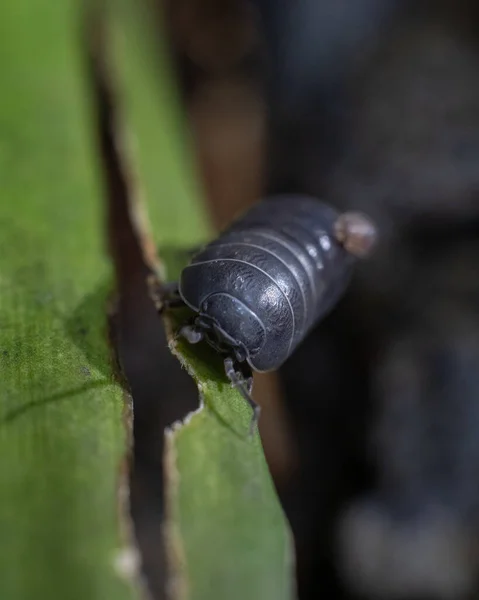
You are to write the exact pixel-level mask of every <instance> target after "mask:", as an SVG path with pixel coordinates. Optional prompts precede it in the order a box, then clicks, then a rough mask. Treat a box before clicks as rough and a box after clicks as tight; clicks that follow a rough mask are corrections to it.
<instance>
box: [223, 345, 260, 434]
mask: <svg viewBox="0 0 479 600" xmlns="http://www.w3.org/2000/svg"><path fill="white" fill-rule="evenodd" d="M224 364H225V373H226V377H228V379H229V380H230V381H231V383H232V384H233V385H234V387H236V388H238V390H239V391H240V393H241V395H242V396H243V398H244V399H245V400H246V402H247V403H248V404H249V405H250V406H251V409H252V411H253V416H252V417H251V423H250V426H249V432H248V434H249V436H250V437H252V436H253V434H254V429H255V425H256V424H257V423H258V420H259V415H260V413H261V407H260V406H259V404H256V402H255V401H254V400H253V398H252V397H251V389H252V387H253V385H252V384H253V380H252V378H250V379H249V380H248V381H246V380H245V378H244V377H243V375H241V374H240V373H238V372H237V371H236V369H235V367H234V361H233V359H232V358H230V357H228V358H225V361H224Z"/></svg>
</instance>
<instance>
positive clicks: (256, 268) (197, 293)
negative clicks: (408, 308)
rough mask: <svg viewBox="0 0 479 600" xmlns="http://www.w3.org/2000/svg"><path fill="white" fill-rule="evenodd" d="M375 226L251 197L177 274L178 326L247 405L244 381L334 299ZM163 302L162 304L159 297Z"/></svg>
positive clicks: (289, 200)
mask: <svg viewBox="0 0 479 600" xmlns="http://www.w3.org/2000/svg"><path fill="white" fill-rule="evenodd" d="M375 238H376V232H375V228H374V226H373V224H372V223H371V222H370V221H369V220H368V219H367V218H366V217H365V216H363V215H361V214H358V213H352V212H351V213H344V214H343V215H339V214H338V213H337V212H336V211H335V210H334V209H333V208H331V207H330V206H328V205H327V204H325V203H323V202H320V201H319V200H316V199H314V198H311V197H308V196H278V197H271V198H268V199H265V200H263V201H262V202H259V203H258V204H257V205H255V206H254V207H253V208H252V209H250V210H249V211H248V212H247V213H246V214H245V215H244V216H243V217H241V218H240V219H238V220H237V221H235V222H234V223H233V224H232V225H231V226H230V227H229V228H228V229H227V230H226V231H225V232H224V233H223V234H221V235H220V236H219V237H218V238H217V239H215V240H214V241H213V242H211V243H209V244H208V245H207V246H206V247H205V248H203V249H202V250H201V251H200V252H198V253H197V254H196V255H195V256H194V258H193V260H192V261H191V263H190V264H189V265H188V266H187V267H185V269H184V270H183V271H182V273H181V278H180V282H179V286H178V291H177V294H178V300H179V302H180V303H184V304H186V305H188V306H189V307H190V308H191V309H192V310H194V311H195V313H196V316H195V318H194V320H193V321H192V322H191V323H189V324H187V325H185V326H184V327H183V328H182V329H181V332H180V333H181V334H182V335H183V336H184V337H185V338H186V339H187V340H189V341H190V342H191V343H196V342H199V341H200V340H201V339H203V338H205V339H206V341H207V342H208V343H209V344H210V345H211V346H212V347H213V348H215V349H216V350H217V351H218V352H220V353H221V354H223V355H225V356H226V359H225V368H226V374H227V376H228V378H229V379H230V380H231V381H232V383H233V384H234V385H237V386H238V387H239V389H240V391H241V392H242V394H243V396H244V397H245V398H246V400H247V401H248V402H249V403H250V404H251V406H252V408H253V410H254V416H253V422H252V425H254V423H255V421H256V420H257V417H258V412H259V407H258V406H257V405H256V404H255V403H254V402H253V400H252V399H251V397H250V389H249V388H250V386H251V384H252V379H251V377H250V378H246V379H245V377H244V373H245V366H246V368H247V369H248V371H249V375H251V369H252V370H254V371H258V372H265V371H271V370H273V369H277V368H278V367H280V366H281V365H282V364H283V363H284V361H285V360H286V359H287V358H288V357H289V356H290V355H291V353H292V352H293V351H294V350H295V348H296V347H297V346H298V344H300V343H301V341H302V340H303V339H304V337H305V336H306V334H307V333H308V332H309V331H310V330H311V328H312V327H313V326H314V325H315V324H316V323H317V322H318V321H319V320H320V319H321V318H322V317H324V316H325V315H326V314H327V313H328V311H330V310H331V309H332V308H333V306H334V305H335V304H336V303H337V301H338V300H339V298H340V297H341V295H342V294H343V292H344V291H345V289H346V287H347V284H348V282H349V280H350V276H351V273H352V268H353V265H354V262H355V259H356V258H357V257H358V256H365V255H367V254H368V253H369V251H370V249H371V247H372V245H373V244H374V242H375ZM167 303H168V302H167Z"/></svg>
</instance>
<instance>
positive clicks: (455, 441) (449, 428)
mask: <svg viewBox="0 0 479 600" xmlns="http://www.w3.org/2000/svg"><path fill="white" fill-rule="evenodd" d="M156 9H157V10H158V14H159V15H160V13H161V15H162V18H161V19H160V16H159V23H160V21H162V20H163V25H164V19H165V17H166V30H167V35H168V38H169V42H170V49H171V57H172V60H173V63H174V67H175V73H176V74H177V81H178V86H179V88H180V91H181V97H182V101H183V105H184V114H185V118H186V119H187V122H188V124H189V126H190V128H191V130H192V132H193V134H194V138H193V139H194V145H195V152H196V156H197V160H198V164H199V167H200V176H201V178H202V184H203V186H204V190H205V192H206V193H205V197H206V199H207V202H208V208H209V211H210V214H211V219H212V221H213V223H214V225H215V226H216V228H218V229H220V228H222V227H223V226H225V225H226V224H227V223H228V222H229V221H230V220H231V219H232V218H233V217H234V215H235V214H236V213H237V212H238V211H239V210H241V209H244V208H245V207H246V206H248V205H250V204H252V203H253V202H256V201H258V200H259V199H260V197H261V196H264V195H267V194H271V193H278V192H292V193H295V192H297V193H299V192H301V193H308V194H312V195H315V196H318V197H321V198H323V199H324V200H326V201H327V202H330V203H331V204H334V205H335V206H337V207H338V208H341V209H342V208H353V209H360V210H363V211H365V212H367V213H368V214H369V215H370V216H371V217H373V218H374V219H375V220H376V222H377V224H378V227H379V230H380V235H381V239H380V245H379V248H378V251H377V252H376V253H375V256H374V257H373V259H372V260H371V261H368V262H367V263H365V264H364V265H363V266H362V267H361V268H360V269H359V270H358V272H357V275H356V277H355V280H354V282H353V285H352V286H351V288H350V290H349V291H348V293H347V294H346V297H345V298H344V299H343V301H341V303H340V304H339V305H338V307H337V308H336V309H335V310H334V311H333V313H332V314H331V315H330V316H329V317H328V318H327V319H326V320H325V321H324V322H323V323H321V324H320V326H319V327H318V328H317V329H316V331H314V332H313V333H312V334H311V335H310V336H309V337H308V339H307V340H306V341H305V343H304V344H303V345H302V346H301V347H300V348H299V349H298V351H297V352H296V353H295V355H293V356H292V357H291V359H290V360H289V361H288V362H287V364H286V365H285V366H284V368H283V369H281V371H280V373H279V374H277V375H274V376H262V377H258V378H257V379H256V384H255V394H256V395H257V398H258V400H259V402H260V403H261V404H263V406H264V407H265V410H264V413H263V414H264V416H263V418H262V422H261V435H262V439H263V443H264V447H265V452H266V456H267V459H268V462H269V465H270V468H271V472H272V474H273V477H274V480H275V484H276V487H277V490H278V493H279V497H280V499H281V502H282V505H283V507H284V510H285V512H286V515H287V516H288V519H289V521H290V523H291V526H292V530H293V533H294V538H295V545H296V552H297V580H298V592H299V598H300V600H308V599H310V598H317V597H319V596H320V595H321V597H327V598H328V599H330V600H335V599H343V598H344V599H351V600H352V599H356V598H358V599H359V598H364V599H367V600H369V599H371V600H372V599H376V598H378V599H383V598H384V599H389V598H391V599H398V600H401V599H403V598H404V599H405V600H406V599H407V600H436V599H437V600H442V599H452V600H455V599H462V598H472V597H474V594H477V593H478V592H479V589H478V588H479V586H478V585H477V580H478V574H479V555H478V551H477V550H478V548H477V541H476V540H477V528H478V527H479V523H478V517H479V511H478V509H479V506H478V504H479V368H478V367H479V302H478V300H479V277H478V270H477V264H478V259H479V239H478V228H477V222H478V218H479V210H478V208H479V203H478V201H477V194H478V191H479V165H478V159H479V35H478V33H479V31H478V28H479V5H478V4H477V2H474V1H468V0H455V1H454V2H453V1H452V0H435V1H434V2H433V1H426V0H415V1H408V0H349V1H347V0H162V1H161V2H159V3H158V4H157V5H156ZM132 243H133V242H132ZM131 256H132V254H130V257H131ZM139 260H140V259H139V258H138V261H139ZM138 264H139V263H138ZM135 269H136V270H135ZM131 273H136V275H131V277H133V276H138V274H139V273H140V275H141V269H140V267H138V266H137V267H132V271H131ZM138 281H139V280H138ZM127 288H128V286H127ZM127 288H125V289H124V290H123V294H122V298H123V303H124V304H123V309H122V310H121V311H120V315H121V318H120V320H121V319H123V321H122V324H121V325H120V331H121V335H120V338H121V339H122V340H123V345H120V348H123V351H122V352H123V361H124V363H125V365H126V370H127V375H128V378H129V381H130V385H131V386H132V389H133V395H134V398H135V444H136V450H135V471H134V477H133V480H132V494H133V514H134V517H135V522H136V528H137V535H138V538H139V540H140V545H141V546H142V549H143V554H144V556H145V557H146V562H145V569H146V572H147V575H148V579H149V583H150V586H151V588H152V590H154V591H155V597H156V598H160V597H162V596H161V594H162V585H163V580H162V570H161V568H159V566H158V557H157V556H156V558H154V557H155V553H154V552H153V551H151V550H152V548H153V546H154V543H155V542H154V540H157V539H158V538H157V534H158V531H160V529H159V528H160V525H159V521H158V512H157V511H158V506H161V494H162V490H161V485H158V488H157V489H153V490H152V489H151V485H150V483H151V481H152V479H155V478H156V481H158V477H157V475H158V473H159V472H160V471H161V452H162V448H161V439H160V436H159V435H158V431H159V430H160V427H161V426H163V425H164V424H165V423H168V422H171V421H172V420H173V419H174V418H176V416H179V415H181V411H182V410H186V409H188V408H190V407H191V406H193V405H194V403H195V398H194V390H193V389H192V388H191V386H190V387H189V388H188V386H189V383H188V382H185V383H183V380H181V381H182V383H180V379H181V373H179V371H180V369H179V367H178V369H176V368H175V365H174V361H173V359H171V357H167V356H161V353H162V352H163V350H162V348H163V347H164V346H163V343H162V337H161V336H162V335H163V334H162V332H161V331H158V332H157V333H156V334H155V336H154V337H153V336H152V335H151V329H150V325H151V323H152V322H153V320H154V315H153V314H150V313H149V312H148V309H147V308H146V305H147V302H146V303H145V300H144V298H146V291H145V290H143V294H144V296H143V300H142V299H141V298H136V299H135V298H130V299H129V300H128V294H129V293H130V294H131V293H132V292H131V291H130V292H128V289H127ZM140 288H141V285H140V284H138V285H136V286H134V289H136V290H138V289H140ZM129 289H130V290H132V289H133V286H130V287H129ZM140 295H141V292H140ZM142 303H143V304H142ZM139 304H140V305H142V306H143V308H144V310H143V309H142V311H141V319H142V323H141V324H140V325H139V324H138V311H137V310H136V308H137V306H138V305H139ZM135 315H136V316H135ZM142 332H143V334H142ZM138 335H140V336H142V335H143V337H142V340H143V342H142V343H144V339H146V338H148V339H149V340H150V342H149V343H151V348H150V351H148V352H147V353H145V357H146V355H148V357H149V358H148V360H146V358H145V360H140V359H139V357H138V356H136V358H134V357H132V356H129V355H128V352H127V350H125V349H127V348H128V347H131V344H132V341H131V340H132V336H133V337H134V336H138ZM145 336H146V337H145ZM125 340H126V341H125ZM155 340H156V341H155ZM134 343H135V344H136V343H137V342H134ZM163 353H164V352H163ZM160 359H161V361H162V364H166V361H169V362H168V368H165V369H164V370H163V369H162V370H161V373H158V369H157V365H158V364H159V363H158V360H160ZM170 362H171V368H170ZM152 373H155V377H157V378H160V380H161V383H162V389H164V401H163V402H162V403H161V404H158V402H157V399H156V396H155V397H150V396H151V393H150V396H149V395H148V391H147V390H146V388H145V386H143V387H142V388H141V389H138V390H137V391H136V392H135V381H144V380H145V377H150V376H151V374H152ZM166 373H168V381H165V377H167V375H166ZM183 385H184V386H186V387H185V388H181V389H182V390H183V393H182V397H183V398H191V404H189V405H185V406H181V407H178V406H177V405H176V406H175V404H174V403H173V402H172V399H173V398H175V397H178V389H179V388H178V386H183ZM147 387H148V386H147ZM187 388H188V389H187ZM149 389H150V390H153V389H156V385H153V384H152V385H151V386H149ZM173 406H175V410H172V407H173ZM145 498H150V499H151V498H153V500H152V501H151V502H150V506H151V507H152V508H151V511H150V512H149V511H148V510H146V509H145V506H147V505H148V502H147V501H145ZM155 523H156V525H155ZM155 527H156V529H155ZM148 548H150V551H149V550H148ZM145 549H146V550H145Z"/></svg>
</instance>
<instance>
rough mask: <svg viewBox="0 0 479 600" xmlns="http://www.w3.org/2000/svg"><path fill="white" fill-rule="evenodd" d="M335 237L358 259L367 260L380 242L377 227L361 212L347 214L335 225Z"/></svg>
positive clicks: (340, 217)
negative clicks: (378, 241)
mask: <svg viewBox="0 0 479 600" xmlns="http://www.w3.org/2000/svg"><path fill="white" fill-rule="evenodd" d="M334 235H335V237H336V239H337V240H338V242H339V243H340V244H342V246H343V247H344V248H345V249H346V250H347V252H349V253H350V254H352V255H353V256H356V257H357V258H367V257H368V256H369V255H370V254H371V253H372V251H373V249H374V247H375V246H376V243H377V240H378V231H377V228H376V225H375V224H374V223H373V222H372V221H371V219H370V218H369V217H368V216H367V215H365V214H363V213H360V212H353V211H351V212H345V213H342V214H341V215H339V217H338V218H337V220H336V223H335V224H334Z"/></svg>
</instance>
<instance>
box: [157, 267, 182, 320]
mask: <svg viewBox="0 0 479 600" xmlns="http://www.w3.org/2000/svg"><path fill="white" fill-rule="evenodd" d="M148 290H149V293H150V298H151V299H152V300H153V302H154V303H155V307H156V310H157V311H158V312H159V313H162V312H163V311H164V310H168V309H170V308H180V307H181V306H184V305H185V304H184V302H183V300H182V298H181V296H180V293H179V291H178V283H177V282H176V281H173V282H168V283H163V282H161V281H159V279H158V278H157V277H156V275H150V276H149V277H148Z"/></svg>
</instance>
